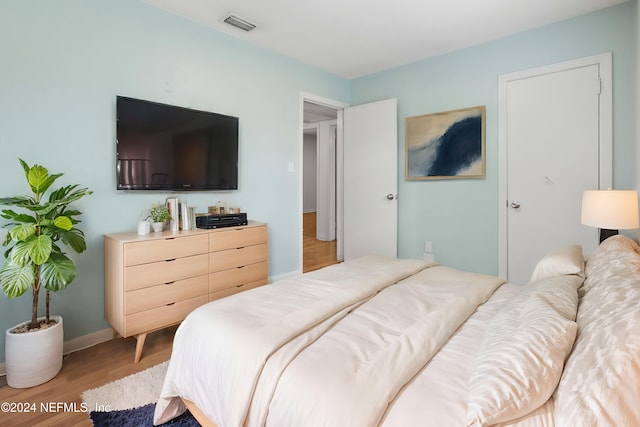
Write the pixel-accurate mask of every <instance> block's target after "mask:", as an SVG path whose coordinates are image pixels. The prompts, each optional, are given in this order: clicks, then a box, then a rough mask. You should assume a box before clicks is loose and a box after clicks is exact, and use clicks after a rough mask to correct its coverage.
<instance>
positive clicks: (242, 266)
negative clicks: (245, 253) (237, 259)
mask: <svg viewBox="0 0 640 427" xmlns="http://www.w3.org/2000/svg"><path fill="white" fill-rule="evenodd" d="M245 267H246V265H241V266H238V267H236V268H245Z"/></svg>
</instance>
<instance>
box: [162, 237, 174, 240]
mask: <svg viewBox="0 0 640 427" xmlns="http://www.w3.org/2000/svg"><path fill="white" fill-rule="evenodd" d="M174 239H175V237H167V238H165V239H164V240H174Z"/></svg>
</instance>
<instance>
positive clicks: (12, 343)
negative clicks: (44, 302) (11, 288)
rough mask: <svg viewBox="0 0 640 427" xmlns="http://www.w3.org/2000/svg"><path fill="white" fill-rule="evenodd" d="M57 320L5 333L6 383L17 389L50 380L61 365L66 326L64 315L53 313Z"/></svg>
mask: <svg viewBox="0 0 640 427" xmlns="http://www.w3.org/2000/svg"><path fill="white" fill-rule="evenodd" d="M51 318H52V319H55V320H57V322H58V323H56V324H55V325H53V326H51V327H49V328H47V329H42V330H38V331H34V332H25V333H22V334H12V333H10V332H9V331H11V330H13V329H14V328H15V327H16V326H19V325H16V326H14V327H11V328H9V329H7V331H6V332H5V360H6V366H7V384H8V385H9V386H10V387H14V388H27V387H33V386H36V385H39V384H42V383H45V382H47V381H49V380H50V379H51V378H53V377H55V376H56V375H57V374H58V372H60V369H61V368H62V346H63V343H64V329H63V327H62V317H61V316H51Z"/></svg>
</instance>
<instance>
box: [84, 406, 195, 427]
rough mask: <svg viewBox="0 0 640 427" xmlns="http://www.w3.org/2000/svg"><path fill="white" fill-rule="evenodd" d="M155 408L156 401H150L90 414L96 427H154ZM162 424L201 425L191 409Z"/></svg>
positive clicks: (178, 426)
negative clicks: (130, 407)
mask: <svg viewBox="0 0 640 427" xmlns="http://www.w3.org/2000/svg"><path fill="white" fill-rule="evenodd" d="M155 408H156V405H155V403H149V404H148V405H144V406H141V407H139V408H135V409H125V410H123V411H111V412H97V411H94V412H91V413H90V414H89V416H90V417H91V420H92V421H93V425H94V427H153V411H155ZM161 425H162V426H167V427H169V426H170V427H199V426H200V424H199V423H198V422H197V421H196V419H195V418H193V415H191V413H190V412H189V411H187V412H185V413H184V414H182V415H180V416H179V417H177V418H174V419H173V420H171V421H169V422H167V423H165V424H161Z"/></svg>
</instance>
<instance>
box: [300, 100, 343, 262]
mask: <svg viewBox="0 0 640 427" xmlns="http://www.w3.org/2000/svg"><path fill="white" fill-rule="evenodd" d="M305 101H307V102H312V103H314V104H319V105H323V106H326V107H331V108H335V109H336V110H337V112H338V117H337V139H336V252H337V253H336V258H337V259H338V260H342V259H343V249H342V244H343V239H342V232H343V228H342V227H343V222H342V218H343V212H344V205H343V200H342V197H343V193H342V180H343V171H342V168H343V164H344V159H343V157H342V145H343V140H342V126H343V112H342V110H343V109H345V108H346V107H349V106H350V104H347V103H344V102H341V101H336V100H334V99H329V98H325V97H322V96H318V95H314V94H311V93H307V92H302V91H301V92H300V105H299V127H300V129H299V132H298V138H299V141H298V165H299V170H298V271H299V272H302V267H303V266H302V264H303V255H304V254H303V251H304V243H303V236H302V214H303V199H302V198H303V190H304V182H303V178H304V169H303V168H304V160H303V154H304V128H305V125H304V103H305Z"/></svg>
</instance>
